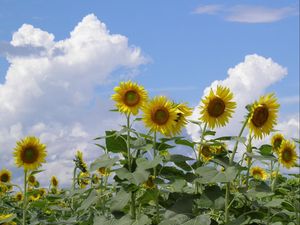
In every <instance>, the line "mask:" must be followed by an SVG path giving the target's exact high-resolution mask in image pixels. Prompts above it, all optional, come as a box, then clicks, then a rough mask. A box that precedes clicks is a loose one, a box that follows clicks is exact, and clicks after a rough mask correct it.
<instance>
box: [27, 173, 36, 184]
mask: <svg viewBox="0 0 300 225" xmlns="http://www.w3.org/2000/svg"><path fill="white" fill-rule="evenodd" d="M28 183H29V185H31V186H35V183H36V178H35V176H34V175H30V176H29V177H28Z"/></svg>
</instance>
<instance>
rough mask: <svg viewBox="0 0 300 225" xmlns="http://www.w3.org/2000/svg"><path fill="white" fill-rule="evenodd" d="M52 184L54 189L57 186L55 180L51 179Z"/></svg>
mask: <svg viewBox="0 0 300 225" xmlns="http://www.w3.org/2000/svg"><path fill="white" fill-rule="evenodd" d="M52 184H53V186H54V187H56V186H57V185H58V182H57V180H56V179H52Z"/></svg>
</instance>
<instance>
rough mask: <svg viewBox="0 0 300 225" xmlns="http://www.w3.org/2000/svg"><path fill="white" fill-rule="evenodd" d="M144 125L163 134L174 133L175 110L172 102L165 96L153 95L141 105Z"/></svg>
mask: <svg viewBox="0 0 300 225" xmlns="http://www.w3.org/2000/svg"><path fill="white" fill-rule="evenodd" d="M143 112H144V116H143V121H144V123H145V126H146V127H148V128H150V130H152V131H155V132H160V133H162V134H163V135H169V134H173V133H174V129H175V128H174V126H175V124H176V121H175V120H176V119H177V112H176V108H175V107H174V106H173V103H172V102H171V101H170V100H168V99H167V97H165V96H157V97H154V98H153V99H152V100H151V101H150V102H149V103H148V104H146V105H145V106H144V107H143Z"/></svg>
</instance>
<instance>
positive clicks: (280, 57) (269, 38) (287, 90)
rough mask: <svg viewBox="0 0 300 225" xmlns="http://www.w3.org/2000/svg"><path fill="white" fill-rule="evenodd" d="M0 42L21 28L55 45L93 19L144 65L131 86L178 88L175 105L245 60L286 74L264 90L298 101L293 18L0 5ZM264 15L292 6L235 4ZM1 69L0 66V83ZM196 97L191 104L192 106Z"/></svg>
mask: <svg viewBox="0 0 300 225" xmlns="http://www.w3.org/2000/svg"><path fill="white" fill-rule="evenodd" d="M0 4H1V7H0V19H1V27H0V38H1V39H0V40H1V41H10V40H11V36H12V33H13V32H14V31H16V30H17V29H18V28H19V27H20V26H21V25H22V24H23V23H29V24H32V25H34V26H35V27H38V28H41V29H43V30H47V31H48V32H51V33H53V34H54V35H55V39H56V40H61V39H64V38H66V37H68V36H69V32H70V31H71V30H72V29H73V27H74V26H75V25H76V24H77V23H78V21H80V20H81V19H82V18H83V17H84V16H85V15H87V14H89V13H94V14H95V15H96V16H97V17H98V18H99V20H101V21H102V22H104V23H105V24H106V25H107V27H108V29H109V30H110V31H111V33H119V34H122V35H125V36H126V37H128V38H129V43H131V44H133V45H136V46H140V47H141V48H142V50H143V52H144V53H145V54H146V55H148V56H149V57H150V58H151V59H152V63H150V64H148V65H147V66H146V68H143V70H142V73H141V76H139V77H137V78H136V80H138V81H139V82H141V83H143V84H144V85H145V86H146V87H147V88H170V87H173V88H174V87H186V88H187V89H189V88H190V90H189V91H183V90H184V89H183V90H180V91H173V93H172V96H174V97H175V98H176V99H179V100H184V101H190V102H193V103H196V102H197V101H198V98H199V97H198V96H199V95H201V94H202V90H203V89H204V87H206V86H207V85H209V84H210V83H211V81H213V80H216V79H223V78H224V77H225V76H226V71H227V69H228V68H229V67H232V66H233V65H235V64H237V63H238V62H240V61H241V60H242V59H243V57H244V56H245V55H247V54H252V53H257V54H259V55H262V56H265V57H271V58H272V59H273V60H274V61H275V62H278V63H279V64H281V65H283V66H284V67H287V68H288V71H289V75H288V76H287V77H286V78H285V80H284V81H283V82H280V83H278V84H277V85H274V86H272V88H271V89H275V90H276V92H277V93H278V95H279V96H290V95H297V94H298V93H299V84H298V82H297V81H298V79H299V78H298V77H299V63H298V62H299V16H297V15H291V16H287V17H286V18H283V19H282V20H280V21H275V22H270V23H239V22H228V21H226V20H224V19H223V18H222V13H220V15H206V14H202V15H199V14H195V13H193V12H194V11H195V9H196V8H197V7H199V6H203V5H212V4H219V5H224V7H227V8H230V7H232V6H234V5H240V4H241V2H240V1H230V3H228V1H138V0H136V1H116V0H112V1H39V0H36V1H14V0H10V1H7V0H1V1H0ZM243 5H251V6H263V7H266V8H284V7H294V8H295V9H296V10H298V7H299V6H298V2H297V1H286V0H285V1H243ZM6 69H7V64H6V63H5V60H4V59H3V58H1V69H0V73H1V75H0V77H1V80H2V81H3V77H4V76H5V73H6ZM195 97H196V99H195Z"/></svg>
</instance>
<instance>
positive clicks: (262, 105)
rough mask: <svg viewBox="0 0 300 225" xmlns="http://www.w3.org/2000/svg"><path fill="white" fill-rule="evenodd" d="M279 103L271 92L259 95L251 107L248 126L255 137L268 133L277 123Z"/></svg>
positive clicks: (260, 137) (259, 137)
mask: <svg viewBox="0 0 300 225" xmlns="http://www.w3.org/2000/svg"><path fill="white" fill-rule="evenodd" d="M278 109H279V104H278V103H277V99H276V97H275V95H274V94H273V93H271V94H268V95H264V96H261V97H260V98H259V100H258V101H256V102H254V104H253V105H252V107H251V113H250V117H249V119H248V126H249V129H250V132H251V133H253V134H254V137H255V138H258V139H262V137H263V136H264V135H268V134H270V132H271V131H272V130H273V127H274V126H275V125H276V123H277V113H278Z"/></svg>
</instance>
